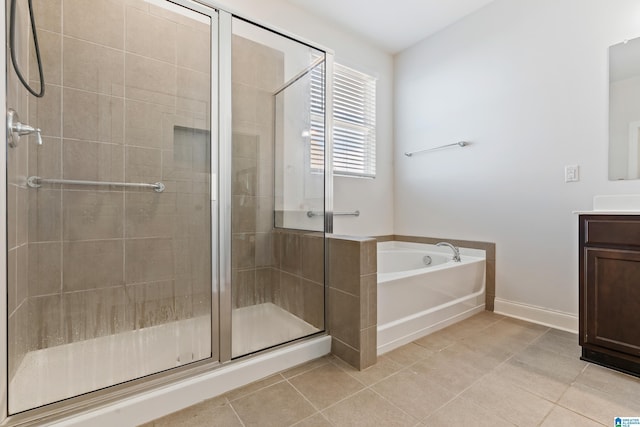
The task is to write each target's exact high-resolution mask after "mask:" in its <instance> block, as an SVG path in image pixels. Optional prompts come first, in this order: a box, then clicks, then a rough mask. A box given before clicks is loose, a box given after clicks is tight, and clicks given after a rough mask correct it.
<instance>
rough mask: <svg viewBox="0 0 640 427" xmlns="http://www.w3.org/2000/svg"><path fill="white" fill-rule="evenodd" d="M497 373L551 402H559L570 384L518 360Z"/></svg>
mask: <svg viewBox="0 0 640 427" xmlns="http://www.w3.org/2000/svg"><path fill="white" fill-rule="evenodd" d="M495 372H496V374H497V375H499V376H500V377H501V378H503V379H505V380H507V381H509V382H511V383H513V384H515V385H517V386H519V387H520V388H522V389H524V390H527V391H529V392H531V393H533V394H535V395H538V396H540V397H542V398H544V399H547V400H549V401H551V402H557V401H558V399H560V397H561V396H562V394H563V393H564V392H565V391H566V390H567V389H568V388H569V384H568V383H566V382H564V381H560V380H558V379H557V378H553V377H550V376H549V375H546V374H545V373H544V372H542V371H540V369H538V368H537V367H536V366H531V365H527V364H525V363H522V362H519V361H517V360H509V361H508V362H507V363H505V364H503V365H501V366H499V367H498V368H496V371H495Z"/></svg>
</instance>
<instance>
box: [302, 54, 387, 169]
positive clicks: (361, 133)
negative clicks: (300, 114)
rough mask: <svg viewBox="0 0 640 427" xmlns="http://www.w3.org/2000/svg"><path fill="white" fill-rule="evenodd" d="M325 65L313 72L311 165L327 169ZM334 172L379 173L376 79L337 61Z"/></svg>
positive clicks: (334, 76)
mask: <svg viewBox="0 0 640 427" xmlns="http://www.w3.org/2000/svg"><path fill="white" fill-rule="evenodd" d="M322 88H323V79H322V69H321V68H320V67H317V68H316V69H315V70H314V71H313V72H312V74H311V113H312V120H311V148H310V150H311V153H310V159H311V169H312V170H316V171H320V170H323V169H324V123H323V121H322V115H323V113H324V109H323V105H324V91H323V90H322ZM333 172H334V173H335V174H337V175H352V176H362V177H375V175H376V80H375V79H374V78H373V77H371V76H368V75H366V74H364V73H361V72H359V71H356V70H353V69H351V68H348V67H345V66H343V65H340V64H335V66H334V73H333Z"/></svg>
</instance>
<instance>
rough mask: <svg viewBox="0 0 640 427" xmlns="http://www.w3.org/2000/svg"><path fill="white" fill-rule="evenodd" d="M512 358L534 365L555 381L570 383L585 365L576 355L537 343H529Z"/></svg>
mask: <svg viewBox="0 0 640 427" xmlns="http://www.w3.org/2000/svg"><path fill="white" fill-rule="evenodd" d="M512 360H515V361H518V362H521V363H523V364H526V365H529V366H532V367H535V370H536V371H538V372H540V373H541V374H543V375H545V376H547V377H549V378H553V379H555V380H557V381H560V382H564V383H566V384H567V385H569V384H571V382H573V380H575V379H576V378H577V377H578V375H580V373H581V372H582V371H583V370H584V368H585V367H586V366H587V363H586V362H583V361H582V360H580V359H578V358H577V357H566V356H563V355H561V354H558V353H556V352H553V351H549V350H547V349H545V348H542V347H539V346H537V345H530V346H528V347H527V348H525V349H524V350H522V351H521V352H520V353H518V354H516V355H515V356H514V357H513V359H512Z"/></svg>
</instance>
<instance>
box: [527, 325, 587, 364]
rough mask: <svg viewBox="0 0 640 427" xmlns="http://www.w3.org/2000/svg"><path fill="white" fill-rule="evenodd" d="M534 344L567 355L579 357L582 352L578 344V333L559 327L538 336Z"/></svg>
mask: <svg viewBox="0 0 640 427" xmlns="http://www.w3.org/2000/svg"><path fill="white" fill-rule="evenodd" d="M534 344H535V345H536V346H538V347H542V348H545V349H547V350H550V351H555V352H556V353H558V354H562V355H563V356H567V357H578V358H579V357H580V355H581V354H582V350H581V348H580V345H579V344H578V335H577V334H573V333H570V332H565V331H559V330H557V329H550V330H549V331H548V332H547V333H546V334H544V335H543V336H541V337H540V338H538V339H537V340H536V341H535V342H534Z"/></svg>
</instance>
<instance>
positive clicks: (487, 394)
mask: <svg viewBox="0 0 640 427" xmlns="http://www.w3.org/2000/svg"><path fill="white" fill-rule="evenodd" d="M462 397H465V398H467V399H469V400H471V401H472V402H473V403H475V404H477V405H479V406H482V407H483V408H485V409H487V410H489V411H491V412H493V413H495V414H497V415H498V416H500V417H502V418H504V419H506V420H507V421H510V422H512V423H514V424H517V425H519V426H523V427H524V426H537V425H538V424H539V423H540V422H541V421H542V420H543V419H544V417H545V416H546V415H547V414H548V413H549V411H551V409H552V407H553V404H552V403H551V402H549V401H547V400H544V399H542V398H540V397H538V396H535V395H533V394H531V393H529V392H527V391H525V390H523V389H521V388H519V387H517V386H516V385H515V384H512V383H511V382H509V381H507V380H505V379H503V378H501V377H500V376H499V375H498V374H490V375H487V376H486V377H484V378H483V379H482V381H479V382H478V383H476V384H474V385H473V387H471V388H470V389H468V390H466V391H465V392H464V393H462Z"/></svg>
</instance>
